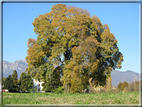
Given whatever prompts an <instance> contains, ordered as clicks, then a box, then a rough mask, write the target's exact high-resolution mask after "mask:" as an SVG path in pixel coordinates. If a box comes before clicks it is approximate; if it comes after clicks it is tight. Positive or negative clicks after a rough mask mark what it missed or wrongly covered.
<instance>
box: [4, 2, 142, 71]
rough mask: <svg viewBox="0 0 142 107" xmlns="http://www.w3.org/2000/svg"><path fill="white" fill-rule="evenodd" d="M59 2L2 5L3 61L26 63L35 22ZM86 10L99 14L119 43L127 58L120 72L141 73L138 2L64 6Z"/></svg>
mask: <svg viewBox="0 0 142 107" xmlns="http://www.w3.org/2000/svg"><path fill="white" fill-rule="evenodd" d="M56 4H57V3H4V4H3V60H6V61H9V62H14V61H16V60H19V59H22V60H25V57H26V56H27V49H28V48H27V41H28V39H29V38H33V39H36V38H37V35H36V34H35V33H34V30H33V29H34V27H33V25H32V23H33V22H34V19H35V18H37V17H38V16H39V15H41V14H45V13H49V12H50V11H51V8H52V6H53V5H56ZM62 4H66V5H74V6H76V7H80V8H83V9H87V10H88V11H89V12H90V14H91V16H92V15H97V16H98V17H99V18H100V20H101V22H102V24H108V26H109V28H110V31H111V32H112V33H113V34H114V35H115V37H116V39H117V40H118V47H119V51H120V52H122V54H123V56H124V61H123V62H122V68H121V69H118V70H119V71H126V70H132V71H134V72H137V73H139V72H140V35H139V3H62Z"/></svg>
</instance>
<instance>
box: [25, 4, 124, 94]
mask: <svg viewBox="0 0 142 107" xmlns="http://www.w3.org/2000/svg"><path fill="white" fill-rule="evenodd" d="M33 25H34V31H35V33H36V34H37V35H38V37H37V39H32V38H30V39H29V40H28V50H27V54H28V56H27V57H26V61H27V63H28V68H27V69H26V71H27V72H28V73H29V74H31V75H32V76H33V78H36V79H39V80H41V79H43V80H44V81H45V79H46V78H45V77H46V73H44V74H41V71H40V70H39V68H40V67H41V66H43V65H44V64H46V63H48V62H50V63H52V64H53V65H54V68H53V71H56V69H57V68H58V67H59V68H60V69H59V70H57V71H59V73H60V77H63V81H64V83H63V84H64V87H65V92H66V93H69V92H73V93H75V92H81V90H83V89H85V88H88V86H89V80H90V79H91V81H92V82H94V81H95V84H96V85H101V86H104V85H106V81H107V79H108V78H109V77H110V73H111V71H112V69H115V68H121V62H122V61H123V55H122V53H121V52H119V49H118V47H117V40H116V38H115V36H114V34H112V33H111V32H110V29H109V27H108V25H107V24H104V25H103V24H102V23H101V21H100V20H99V18H98V17H97V16H95V15H94V16H92V17H90V13H89V12H88V11H87V10H85V9H81V8H77V7H75V6H74V7H73V6H66V5H65V4H57V5H54V6H53V7H52V8H51V12H50V13H45V14H43V15H39V17H38V18H35V20H34V22H33ZM56 66H58V67H56ZM45 69H46V68H45ZM78 86H80V87H79V89H77V88H78Z"/></svg>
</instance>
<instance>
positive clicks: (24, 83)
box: [19, 72, 27, 92]
mask: <svg viewBox="0 0 142 107" xmlns="http://www.w3.org/2000/svg"><path fill="white" fill-rule="evenodd" d="M19 87H20V91H22V92H25V91H27V78H26V73H25V72H22V73H21V76H20V80H19Z"/></svg>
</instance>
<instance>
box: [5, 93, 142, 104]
mask: <svg viewBox="0 0 142 107" xmlns="http://www.w3.org/2000/svg"><path fill="white" fill-rule="evenodd" d="M3 104H139V92H128V93H95V94H89V93H87V94H54V93H52V94H50V93H3Z"/></svg>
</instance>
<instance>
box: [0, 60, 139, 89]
mask: <svg viewBox="0 0 142 107" xmlns="http://www.w3.org/2000/svg"><path fill="white" fill-rule="evenodd" d="M0 63H1V62H0ZM27 67H28V66H27V63H26V61H24V60H17V61H15V62H8V61H5V60H4V61H3V77H8V75H12V73H13V71H14V70H16V71H17V74H18V79H19V78H20V75H21V73H22V72H25V69H26V68H27ZM0 69H1V68H0ZM111 77H112V86H115V87H116V86H117V85H118V84H119V82H123V81H127V82H128V83H132V82H133V81H135V80H138V81H139V80H140V78H139V73H136V72H134V71H130V70H127V71H125V72H122V71H118V70H113V71H112V72H111Z"/></svg>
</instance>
